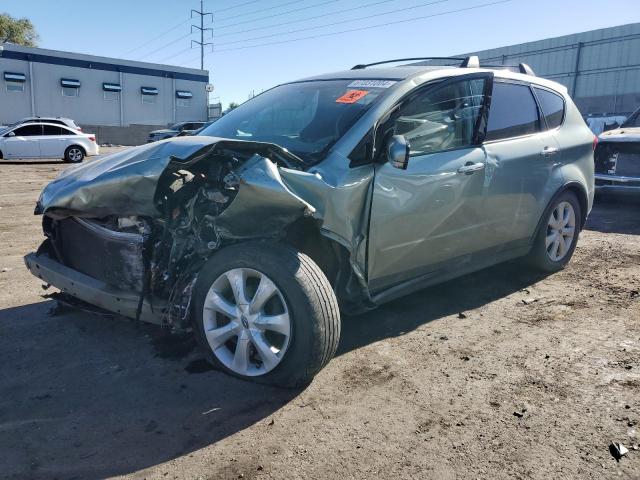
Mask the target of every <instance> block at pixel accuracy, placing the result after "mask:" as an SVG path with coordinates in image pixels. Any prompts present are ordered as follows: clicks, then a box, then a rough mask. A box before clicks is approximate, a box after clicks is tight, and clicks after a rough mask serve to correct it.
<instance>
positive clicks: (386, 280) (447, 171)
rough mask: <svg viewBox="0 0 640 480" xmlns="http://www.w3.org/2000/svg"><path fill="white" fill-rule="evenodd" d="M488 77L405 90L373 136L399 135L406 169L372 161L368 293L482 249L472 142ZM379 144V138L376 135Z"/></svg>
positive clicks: (478, 160) (481, 119) (478, 155)
mask: <svg viewBox="0 0 640 480" xmlns="http://www.w3.org/2000/svg"><path fill="white" fill-rule="evenodd" d="M492 78H493V75H492V74H491V73H486V74H470V75H463V76H460V77H455V78H454V79H450V80H447V81H445V82H442V83H440V84H439V85H435V86H426V87H423V88H421V89H419V90H417V91H416V92H414V93H412V94H410V95H409V96H408V97H407V98H406V99H405V100H404V101H403V102H402V104H401V105H400V107H399V109H398V110H397V112H396V113H395V114H393V115H392V116H391V118H390V119H389V120H388V121H387V122H385V124H383V125H382V126H381V127H380V128H379V129H378V132H377V134H376V135H378V136H380V135H382V136H383V137H384V138H387V137H389V136H390V135H404V137H405V139H406V140H407V141H408V142H409V144H410V159H409V164H408V167H407V169H406V170H400V169H398V168H395V167H394V166H392V165H391V164H389V163H388V162H383V163H380V164H379V165H378V166H377V167H376V174H375V182H374V190H373V199H372V206H371V221H370V230H369V258H368V267H369V269H368V276H369V284H370V286H371V289H372V291H373V292H374V293H375V292H376V291H379V290H382V289H384V288H387V287H390V286H393V285H394V284H398V283H401V282H403V281H406V280H410V279H412V278H416V277H420V276H424V275H431V274H433V273H434V272H437V271H439V270H442V269H444V268H447V267H449V268H455V267H456V266H462V265H463V264H464V263H465V262H468V261H469V260H470V258H471V254H473V253H474V252H476V251H478V250H480V249H483V248H485V246H486V245H485V244H486V243H487V241H486V239H487V235H488V233H487V230H490V223H491V216H490V215H489V214H488V212H487V211H486V209H485V208H484V205H483V187H484V183H485V165H486V155H485V152H484V150H483V149H482V148H480V147H479V144H480V143H481V141H482V138H481V137H482V136H483V134H484V128H485V124H486V109H487V106H488V105H487V104H488V100H487V92H488V91H490V90H489V89H490V88H491V83H492ZM383 143H384V140H383Z"/></svg>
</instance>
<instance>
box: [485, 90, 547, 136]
mask: <svg viewBox="0 0 640 480" xmlns="http://www.w3.org/2000/svg"><path fill="white" fill-rule="evenodd" d="M540 130H541V129H540V117H539V115H538V106H537V105H536V102H535V100H534V98H533V94H532V93H531V89H530V88H529V86H528V85H519V84H515V83H501V82H495V83H494V84H493V94H492V96H491V109H490V111H489V122H488V125H487V136H486V138H485V141H489V140H500V139H503V138H510V137H519V136H521V135H528V134H531V133H535V132H539V131H540Z"/></svg>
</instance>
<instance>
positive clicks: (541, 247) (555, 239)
mask: <svg viewBox="0 0 640 480" xmlns="http://www.w3.org/2000/svg"><path fill="white" fill-rule="evenodd" d="M581 219H582V213H581V211H580V203H579V202H578V199H577V197H576V196H575V194H574V193H572V192H568V191H567V192H564V193H562V194H561V195H559V196H558V198H556V199H555V200H554V201H553V202H551V204H550V205H549V207H548V208H547V210H546V212H545V214H544V217H543V220H542V224H541V226H540V229H539V231H538V234H537V235H536V238H535V239H534V243H533V248H532V249H531V253H530V254H529V262H530V264H531V265H532V266H533V267H535V268H537V269H539V270H543V271H546V272H556V271H558V270H561V269H562V268H564V267H565V265H566V264H567V263H569V260H571V256H572V255H573V252H574V250H575V248H576V244H577V243H578V236H579V234H580V223H581Z"/></svg>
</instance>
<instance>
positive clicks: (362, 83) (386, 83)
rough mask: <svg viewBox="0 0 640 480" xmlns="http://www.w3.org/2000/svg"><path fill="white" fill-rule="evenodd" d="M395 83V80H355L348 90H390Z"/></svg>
mask: <svg viewBox="0 0 640 480" xmlns="http://www.w3.org/2000/svg"><path fill="white" fill-rule="evenodd" d="M395 83H396V82H395V81H394V80H354V81H353V82H351V83H350V84H349V85H347V88H389V87H390V86H392V85H394V84H395Z"/></svg>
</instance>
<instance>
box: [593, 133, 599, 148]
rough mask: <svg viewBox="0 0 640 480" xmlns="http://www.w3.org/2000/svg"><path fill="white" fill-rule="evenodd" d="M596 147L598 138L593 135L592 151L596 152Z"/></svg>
mask: <svg viewBox="0 0 640 480" xmlns="http://www.w3.org/2000/svg"><path fill="white" fill-rule="evenodd" d="M597 146H598V136H597V135H594V136H593V151H594V152H595V151H596V147H597Z"/></svg>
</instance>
